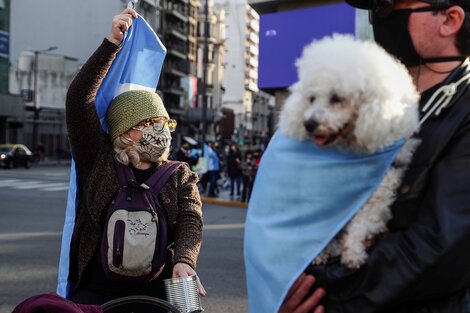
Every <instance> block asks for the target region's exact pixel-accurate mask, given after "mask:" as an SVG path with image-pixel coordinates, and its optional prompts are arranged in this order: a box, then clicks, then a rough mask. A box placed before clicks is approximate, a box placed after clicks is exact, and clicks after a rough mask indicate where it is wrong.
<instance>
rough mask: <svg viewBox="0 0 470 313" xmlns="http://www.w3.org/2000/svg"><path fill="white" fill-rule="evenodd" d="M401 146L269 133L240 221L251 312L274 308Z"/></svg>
mask: <svg viewBox="0 0 470 313" xmlns="http://www.w3.org/2000/svg"><path fill="white" fill-rule="evenodd" d="M403 143H404V140H400V141H399V142H397V143H395V144H394V145H392V146H391V147H388V148H386V149H384V150H383V151H381V152H378V153H374V154H367V155H363V154H362V155H361V154H355V153H349V152H346V151H341V150H338V149H335V148H327V149H325V148H318V147H317V146H315V145H314V144H313V143H312V142H311V141H296V140H292V139H290V138H288V137H286V136H284V135H282V134H281V133H280V132H277V133H276V134H275V135H274V137H273V138H272V139H271V142H270V143H269V145H268V148H267V149H266V151H265V153H264V154H263V157H262V159H261V163H260V166H259V169H258V173H257V175H256V180H255V185H254V187H253V193H252V196H251V198H250V204H249V206H248V213H247V219H246V225H245V238H244V240H245V243H244V253H245V267H246V276H247V277H246V278H247V287H248V302H249V306H250V312H253V313H257V312H263V313H275V312H278V310H279V307H280V305H281V303H282V301H283V300H284V298H285V296H286V294H287V292H288V290H289V288H290V286H291V285H292V284H293V282H294V281H295V280H296V279H297V277H298V276H299V275H300V274H301V273H302V272H303V271H304V269H305V268H306V267H307V266H308V264H309V263H310V262H311V261H312V260H313V259H314V258H315V257H316V256H317V255H318V253H319V252H321V251H322V250H323V248H324V247H325V246H326V245H327V244H328V242H329V241H330V240H331V239H332V238H333V237H334V236H335V235H336V234H337V233H338V232H339V231H340V230H341V228H343V226H345V225H346V223H347V222H348V221H349V220H350V219H351V217H352V216H353V215H354V214H355V213H356V212H357V210H359V209H360V208H361V207H362V206H363V205H364V204H365V203H366V201H367V200H368V199H369V197H370V196H371V195H372V193H373V192H374V191H375V190H376V188H377V186H378V185H379V183H380V182H381V181H382V179H383V177H384V176H385V174H386V172H387V170H388V169H389V167H390V164H391V163H392V162H393V160H394V159H395V157H396V155H397V153H398V152H399V150H400V148H401V147H402V145H403Z"/></svg>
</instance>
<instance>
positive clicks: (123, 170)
mask: <svg viewBox="0 0 470 313" xmlns="http://www.w3.org/2000/svg"><path fill="white" fill-rule="evenodd" d="M114 164H115V166H116V170H117V173H118V178H119V186H121V187H122V186H127V182H128V181H129V180H135V177H134V173H132V168H131V167H130V166H126V165H124V164H121V163H119V162H118V161H115V162H114Z"/></svg>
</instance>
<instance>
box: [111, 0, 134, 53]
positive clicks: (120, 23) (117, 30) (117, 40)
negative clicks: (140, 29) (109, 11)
mask: <svg viewBox="0 0 470 313" xmlns="http://www.w3.org/2000/svg"><path fill="white" fill-rule="evenodd" d="M133 18H137V12H136V11H135V10H134V9H129V8H128V9H125V10H124V11H122V12H121V14H119V15H116V16H115V17H113V21H112V26H111V34H110V35H109V37H108V40H109V41H111V42H112V43H114V44H116V45H118V46H119V45H120V44H121V41H122V40H123V39H124V33H125V32H126V31H127V30H128V29H129V28H130V27H131V25H132V19H133Z"/></svg>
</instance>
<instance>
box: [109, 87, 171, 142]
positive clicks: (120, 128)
mask: <svg viewBox="0 0 470 313" xmlns="http://www.w3.org/2000/svg"><path fill="white" fill-rule="evenodd" d="M157 116H165V117H167V118H169V115H168V112H167V111H166V109H165V106H164V105H163V102H162V99H161V98H160V97H159V96H158V94H156V93H155V92H152V91H147V90H131V91H126V92H124V93H122V94H120V95H119V96H117V97H116V98H114V100H113V101H112V102H111V105H110V106H109V108H108V111H107V112H106V118H107V119H108V124H109V135H110V136H111V140H112V141H114V140H115V139H116V138H117V137H119V136H120V135H122V134H123V133H125V132H126V131H128V130H129V129H131V128H132V127H133V126H135V125H137V124H139V122H141V121H143V120H145V119H148V118H152V117H157Z"/></svg>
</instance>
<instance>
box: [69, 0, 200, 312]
mask: <svg viewBox="0 0 470 313" xmlns="http://www.w3.org/2000/svg"><path fill="white" fill-rule="evenodd" d="M135 18H137V13H136V12H135V11H134V10H132V9H126V10H124V11H123V12H122V13H121V14H119V15H117V16H115V17H114V18H113V21H112V31H111V34H110V35H109V37H108V38H106V39H104V41H103V42H102V44H101V45H100V46H99V47H98V49H97V50H96V51H95V53H94V54H93V55H92V56H91V57H90V58H89V59H88V61H87V62H86V63H85V64H84V65H83V67H82V68H81V70H80V72H79V73H78V74H77V76H76V77H75V79H74V80H73V82H72V83H71V85H70V88H69V90H68V93H67V100H66V118H67V129H68V134H69V139H70V144H71V146H72V149H73V154H74V158H75V161H76V165H77V168H78V170H77V173H78V184H79V186H78V190H79V191H80V194H79V201H78V208H77V218H76V221H75V227H74V230H73V235H72V241H71V248H70V274H69V279H70V280H71V281H72V282H73V283H74V284H75V287H74V289H73V291H72V295H71V300H73V301H75V302H77V303H81V304H100V305H101V304H103V303H105V302H107V301H110V300H112V299H115V298H119V297H122V296H129V295H148V296H154V297H158V298H162V299H165V293H164V284H163V279H166V278H171V277H182V276H188V275H196V272H195V267H196V261H197V257H198V254H199V249H200V246H201V239H202V213H201V200H200V196H199V192H198V188H197V181H198V178H197V174H195V173H193V172H192V171H191V170H190V169H189V167H188V166H187V165H182V166H179V168H178V169H177V170H176V171H175V172H174V173H173V174H172V176H171V177H170V179H169V180H168V182H167V183H166V184H165V185H164V186H163V188H162V189H161V192H160V194H159V195H158V197H159V199H160V202H161V204H162V207H163V209H164V210H165V212H166V215H167V222H168V225H167V226H168V228H169V238H170V240H171V242H172V243H174V244H173V245H172V247H171V248H169V250H168V252H167V260H166V263H165V266H164V268H163V272H161V273H160V274H159V275H158V276H157V277H156V278H154V279H152V280H150V281H143V282H142V283H125V282H117V281H113V280H111V279H110V278H108V276H107V275H106V273H105V270H104V267H103V265H102V257H103V255H102V252H101V249H100V248H99V246H100V245H101V241H102V240H103V237H102V234H103V230H104V223H105V221H106V215H107V208H108V205H109V203H110V202H111V200H112V199H113V195H114V194H116V192H117V190H118V189H119V188H120V184H119V182H118V175H117V172H116V166H117V165H116V164H115V163H116V162H118V163H120V164H123V165H124V166H126V167H129V168H130V169H131V170H132V173H133V175H134V177H135V180H136V183H137V184H141V183H143V182H146V181H147V179H149V178H150V177H151V176H152V175H153V174H154V173H155V172H156V171H158V170H159V169H160V168H161V167H162V166H164V165H165V164H166V163H167V162H168V160H167V157H168V154H169V149H170V143H171V134H170V132H171V131H172V130H174V127H175V126H176V125H175V122H174V121H173V120H170V118H169V116H168V113H167V111H166V109H165V107H164V105H163V103H162V101H161V99H160V97H159V96H158V95H157V94H156V93H155V92H151V91H145V90H133V91H127V92H124V93H122V94H120V95H119V96H117V97H116V98H115V99H114V100H113V101H112V103H111V105H110V107H109V109H108V112H107V121H108V124H109V130H110V132H109V135H108V134H106V133H104V132H103V130H102V128H101V125H100V121H99V118H98V115H97V112H96V108H95V97H96V94H97V91H98V88H99V87H100V85H101V83H102V81H103V79H104V77H105V75H106V73H107V72H108V70H109V68H110V66H111V64H112V62H113V60H114V58H115V57H116V53H117V52H118V51H119V48H120V43H121V41H122V40H123V36H124V32H126V31H127V30H128V29H129V27H130V26H131V25H132V23H133V19H135ZM199 288H200V293H201V294H202V295H204V294H205V290H204V288H203V287H202V285H200V287H199ZM147 310H148V309H147ZM147 310H146V309H144V308H141V309H139V310H137V311H138V312H148V311H147ZM152 312H154V311H152Z"/></svg>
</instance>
